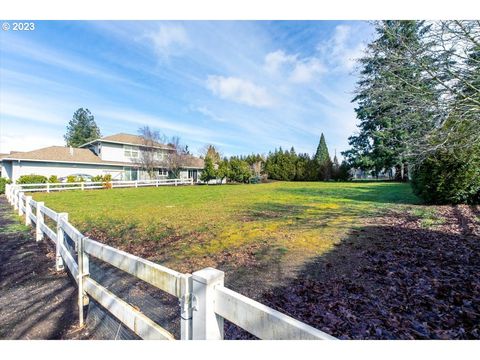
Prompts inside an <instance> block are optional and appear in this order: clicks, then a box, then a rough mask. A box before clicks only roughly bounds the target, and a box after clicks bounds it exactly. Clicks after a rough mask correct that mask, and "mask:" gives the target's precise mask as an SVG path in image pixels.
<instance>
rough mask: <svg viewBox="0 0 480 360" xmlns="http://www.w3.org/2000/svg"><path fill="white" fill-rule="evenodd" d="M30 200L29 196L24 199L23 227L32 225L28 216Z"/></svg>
mask: <svg viewBox="0 0 480 360" xmlns="http://www.w3.org/2000/svg"><path fill="white" fill-rule="evenodd" d="M31 200H32V197H31V196H27V197H25V225H32V219H30V214H31V213H32V205H30V201H31Z"/></svg>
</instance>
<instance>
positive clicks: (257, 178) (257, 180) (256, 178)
mask: <svg viewBox="0 0 480 360" xmlns="http://www.w3.org/2000/svg"><path fill="white" fill-rule="evenodd" d="M248 182H249V183H250V184H260V176H252V177H251V178H250V180H249V181H248Z"/></svg>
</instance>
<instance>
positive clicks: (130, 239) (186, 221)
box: [34, 182, 418, 271]
mask: <svg viewBox="0 0 480 360" xmlns="http://www.w3.org/2000/svg"><path fill="white" fill-rule="evenodd" d="M34 198H35V199H36V200H40V201H45V203H46V205H47V206H48V207H50V208H52V209H54V210H55V211H58V212H68V213H69V220H70V221H71V222H72V223H73V224H74V225H75V226H77V227H78V228H79V229H80V230H81V231H82V232H83V233H85V234H87V235H89V236H91V237H92V238H94V239H97V240H100V241H103V242H105V243H108V244H111V245H114V246H117V247H119V248H122V249H124V250H127V251H130V252H133V253H135V254H137V255H140V256H143V257H147V258H150V259H152V260H154V261H158V262H161V263H162V264H165V265H167V266H170V267H172V268H173V269H176V270H179V271H195V270H198V269H200V268H202V267H204V266H216V267H219V268H221V269H224V270H226V271H228V270H232V269H238V268H241V267H246V268H248V267H252V266H253V265H259V266H263V267H265V266H266V267H269V268H271V267H272V266H273V267H276V268H278V267H281V268H287V267H295V266H298V265H301V264H302V263H304V262H305V261H308V260H309V259H310V258H312V257H314V256H318V255H321V254H322V253H325V252H327V251H329V250H330V249H331V248H332V247H333V246H334V244H336V243H338V242H339V241H340V240H341V239H342V236H344V235H345V234H346V233H347V232H348V231H349V230H351V229H352V228H354V227H357V226H361V225H363V224H364V223H365V220H366V219H368V218H369V217H371V216H373V215H377V214H378V213H379V212H381V211H382V210H385V209H390V208H392V207H396V208H398V207H402V206H408V205H409V204H415V203H418V199H417V198H416V197H415V196H414V195H413V194H412V192H411V189H410V186H409V185H408V184H399V183H381V182H371V183H366V182H362V183H307V182H304V183H299V182H275V183H269V184H258V185H227V186H185V187H160V188H138V189H114V190H101V191H84V192H82V191H67V192H61V193H50V194H47V193H38V194H35V195H34Z"/></svg>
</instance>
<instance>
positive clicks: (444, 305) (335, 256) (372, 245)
mask: <svg viewBox="0 0 480 360" xmlns="http://www.w3.org/2000/svg"><path fill="white" fill-rule="evenodd" d="M477 211H478V209H471V208H469V207H466V206H457V207H439V208H438V213H439V214H440V216H441V217H443V218H444V219H443V220H444V221H443V224H442V225H439V226H436V227H435V228H434V229H424V228H421V227H420V222H419V221H418V219H417V218H415V217H413V216H410V215H408V214H399V213H392V214H389V215H386V216H384V217H383V218H381V219H375V222H374V223H375V224H376V225H371V226H366V227H364V228H361V229H358V230H356V231H353V232H352V233H351V235H350V237H349V238H347V239H345V240H344V241H343V242H342V243H341V244H339V245H338V246H337V247H336V248H335V249H334V250H332V251H331V252H329V253H328V254H326V255H324V256H322V257H319V258H318V259H316V260H315V261H313V262H311V263H310V264H308V265H307V266H305V268H304V269H303V270H302V271H301V272H300V274H299V276H298V277H297V278H296V279H295V280H294V281H292V282H291V283H290V284H288V285H286V286H281V287H277V288H275V289H273V290H271V291H269V292H267V293H266V294H263V296H261V297H259V298H258V300H260V301H262V302H264V303H266V304H267V305H269V306H272V307H274V308H276V309H278V310H280V311H282V312H285V313H287V314H289V315H291V316H293V317H294V318H296V319H299V320H301V321H304V322H306V323H308V324H310V325H312V326H314V327H316V328H318V329H321V330H323V331H325V332H327V333H329V334H332V335H333V336H336V337H339V338H342V339H480V277H479V274H480V256H479V255H480V238H479V236H478V234H479V224H478V222H477V221H478V220H477V216H478V212H477ZM228 330H229V331H228V336H229V337H230V338H249V336H248V335H247V334H245V333H244V332H242V331H241V330H236V329H232V328H229V329H228Z"/></svg>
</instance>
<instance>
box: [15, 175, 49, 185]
mask: <svg viewBox="0 0 480 360" xmlns="http://www.w3.org/2000/svg"><path fill="white" fill-rule="evenodd" d="M47 180H48V179H47V177H46V176H43V175H35V174H30V175H22V176H20V177H19V178H18V180H17V184H45V183H46V182H47Z"/></svg>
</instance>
